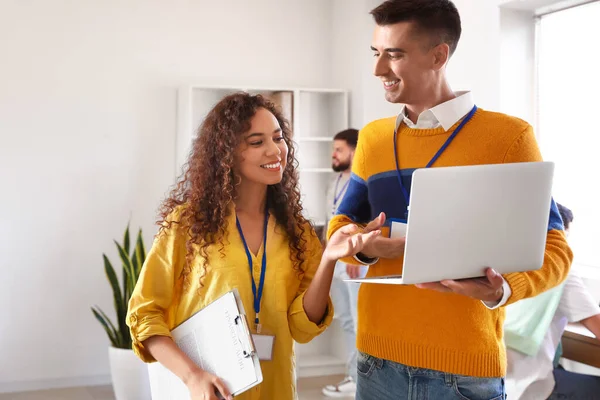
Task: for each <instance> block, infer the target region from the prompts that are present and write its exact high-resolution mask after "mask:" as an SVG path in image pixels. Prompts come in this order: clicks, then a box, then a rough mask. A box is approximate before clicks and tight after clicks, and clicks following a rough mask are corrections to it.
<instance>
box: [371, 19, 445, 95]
mask: <svg viewBox="0 0 600 400" xmlns="http://www.w3.org/2000/svg"><path fill="white" fill-rule="evenodd" d="M434 44H435V43H432V38H431V37H429V36H428V35H426V34H418V33H417V31H416V29H415V27H414V23H413V22H400V23H397V24H393V25H385V26H379V25H377V26H376V27H375V31H374V33H373V43H372V45H371V50H373V53H374V54H373V56H374V58H375V61H374V67H373V74H374V75H375V76H376V77H378V78H379V79H381V81H382V84H383V87H384V89H385V99H386V100H387V101H389V102H391V103H402V104H407V105H413V104H414V105H418V104H421V103H424V102H426V101H427V99H426V96H427V93H429V92H431V90H430V89H431V87H432V86H433V85H434V84H435V74H436V54H435V52H434V50H435V46H432V45H434ZM438 62H439V61H438ZM437 69H438V70H439V68H437Z"/></svg>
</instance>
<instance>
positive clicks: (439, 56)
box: [432, 43, 450, 71]
mask: <svg viewBox="0 0 600 400" xmlns="http://www.w3.org/2000/svg"><path fill="white" fill-rule="evenodd" d="M432 54H433V69H435V70H436V71H439V70H440V69H442V68H443V67H444V66H445V65H446V63H447V62H448V59H449V58H450V47H449V46H448V45H447V44H446V43H440V44H438V45H437V46H435V47H434V48H433V51H432Z"/></svg>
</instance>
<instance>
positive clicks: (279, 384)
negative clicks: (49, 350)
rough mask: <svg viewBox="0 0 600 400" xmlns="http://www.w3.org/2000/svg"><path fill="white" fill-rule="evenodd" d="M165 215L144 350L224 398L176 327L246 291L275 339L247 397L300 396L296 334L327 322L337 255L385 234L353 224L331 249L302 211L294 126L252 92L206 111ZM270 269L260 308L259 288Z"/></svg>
mask: <svg viewBox="0 0 600 400" xmlns="http://www.w3.org/2000/svg"><path fill="white" fill-rule="evenodd" d="M159 222H160V230H159V234H158V235H157V238H156V240H155V242H154V245H153V247H152V249H151V251H150V253H149V254H148V257H147V259H146V263H145V264H144V267H143V269H142V272H141V275H140V278H139V281H138V284H137V286H136V288H135V291H134V293H133V295H132V297H131V301H130V303H129V312H128V319H127V322H128V325H129V326H130V329H131V334H132V338H133V349H134V351H135V352H136V354H138V356H139V357H140V358H141V359H142V360H144V361H146V362H151V361H154V360H156V361H158V362H160V363H161V364H163V365H164V366H165V367H166V368H168V369H169V370H171V371H172V372H173V373H174V374H175V375H177V376H178V377H179V378H180V379H182V380H183V381H184V382H185V384H186V385H187V387H188V389H189V391H190V393H191V396H192V399H193V400H196V399H203V400H204V399H217V397H216V396H215V390H216V391H218V392H220V393H221V394H222V395H223V396H224V397H225V398H228V396H229V395H230V393H229V391H228V389H227V388H226V387H225V386H224V385H223V383H222V381H221V380H220V379H219V378H218V377H216V376H213V375H211V374H209V373H208V372H206V371H202V370H201V369H200V368H199V367H198V366H196V365H195V364H194V363H193V362H192V361H191V360H190V359H189V358H188V357H187V356H186V355H185V354H184V353H183V352H181V351H180V350H179V348H178V347H177V346H176V345H175V343H174V342H173V340H172V339H171V338H170V337H169V332H170V331H171V330H172V329H173V328H175V327H176V326H177V325H179V324H180V323H181V322H183V321H185V320H186V319H187V318H189V317H190V316H191V315H193V314H194V313H195V312H197V311H198V310H200V309H201V308H203V307H205V306H206V305H208V304H209V303H211V302H212V301H214V300H216V299H217V298H218V297H220V296H221V295H223V294H224V293H226V292H228V291H230V290H231V289H233V288H237V289H238V291H239V293H240V297H241V299H242V302H243V304H244V308H245V309H246V312H247V317H248V320H249V322H251V325H252V327H251V328H252V330H253V332H254V333H257V331H262V332H263V333H268V334H272V335H274V336H275V337H276V339H275V341H274V348H273V356H272V360H271V361H261V369H262V372H263V383H262V384H261V385H259V386H257V387H255V388H253V389H251V390H249V391H247V392H245V393H243V394H242V395H241V396H239V398H241V399H265V400H266V399H269V400H272V399H278V400H285V399H293V398H295V397H296V388H295V382H294V376H295V375H294V371H293V369H294V364H295V363H294V361H293V360H294V354H293V341H294V340H295V341H297V342H300V343H304V342H308V341H310V340H311V339H313V338H314V337H315V336H317V335H319V334H320V333H321V332H323V331H324V330H325V328H326V327H327V326H328V325H329V324H330V322H331V318H332V315H333V307H332V305H331V303H330V302H329V288H330V285H331V279H332V274H333V270H334V266H335V261H336V260H337V259H338V258H341V257H344V256H347V255H352V254H355V253H357V252H359V251H360V250H361V249H362V247H363V245H364V244H365V243H366V242H368V241H370V240H372V238H374V237H375V236H376V235H378V234H379V232H378V231H376V232H372V233H369V234H364V235H363V234H360V233H358V229H357V227H356V226H352V227H349V228H348V229H346V230H344V231H341V232H340V233H339V234H336V235H334V236H333V237H332V238H331V240H330V241H329V242H328V244H327V247H326V248H325V250H324V251H323V250H322V247H321V244H320V241H319V239H318V237H317V235H316V234H315V231H314V230H313V228H312V226H311V225H310V223H309V222H308V221H307V220H306V219H305V218H304V217H303V216H302V206H301V205H300V193H299V190H298V178H297V173H296V160H295V158H294V148H293V146H292V141H291V132H290V130H289V127H288V124H287V122H286V121H285V120H284V118H283V117H282V115H281V113H280V112H279V111H278V110H276V108H275V106H274V105H273V104H272V103H270V102H269V101H267V100H265V99H264V98H263V97H261V96H251V95H249V94H245V93H239V94H233V95H230V96H228V97H225V98H224V99H223V100H221V101H220V102H219V103H218V104H217V105H216V106H215V107H214V108H213V110H211V111H210V112H209V113H208V115H207V117H206V119H205V121H204V123H203V124H202V126H201V127H200V130H199V134H198V137H197V138H196V139H195V142H194V145H193V149H192V153H191V155H190V158H189V161H188V165H187V167H186V171H185V173H184V175H183V176H182V178H181V179H180V180H179V182H178V184H177V186H176V187H175V189H174V190H173V191H172V193H171V194H170V196H169V197H168V198H167V200H166V201H165V202H164V203H163V205H162V208H161V220H160V221H159ZM265 248H266V250H265ZM265 251H266V253H265ZM263 263H264V265H265V268H263V267H262V265H263ZM263 269H264V272H262V270H263ZM251 270H252V274H251V273H250V271H251ZM263 273H264V287H263V291H262V292H263V294H262V296H261V298H260V300H259V303H260V306H259V308H258V309H255V303H254V300H255V297H254V294H253V290H252V285H253V282H255V285H256V286H259V285H260V281H261V274H263ZM258 292H259V293H260V290H258ZM257 311H259V312H257ZM257 314H258V315H257ZM255 319H259V322H258V323H255V322H256V320H255Z"/></svg>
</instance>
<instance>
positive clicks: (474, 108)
mask: <svg viewBox="0 0 600 400" xmlns="http://www.w3.org/2000/svg"><path fill="white" fill-rule="evenodd" d="M475 111H477V106H473V108H472V109H471V111H469V113H468V114H467V116H466V117H465V118H463V120H462V122H461V123H460V125H458V126H457V127H456V129H455V130H454V132H452V134H451V135H450V136H449V137H448V139H446V141H445V142H444V144H443V145H442V147H440V149H439V150H438V151H437V153H435V155H434V156H433V158H432V159H431V160H430V161H429V162H428V163H427V165H426V166H425V168H429V167H431V166H432V165H433V163H434V162H436V161H437V159H438V158H439V157H440V156H441V155H442V153H443V152H444V150H446V148H447V147H448V146H449V145H450V143H452V140H454V138H455V137H456V135H458V133H459V132H460V131H461V129H462V128H463V127H464V126H465V124H466V123H467V122H469V121H470V120H471V118H473V115H474V114H475ZM397 137H398V129H397V128H396V129H394V159H395V160H396V176H397V177H398V183H399V184H400V189H402V195H403V196H404V200H405V201H406V206H407V207H408V206H409V203H410V195H409V194H408V191H407V190H406V188H405V187H404V185H403V184H402V174H401V173H400V163H399V162H398V149H397V146H396V140H397Z"/></svg>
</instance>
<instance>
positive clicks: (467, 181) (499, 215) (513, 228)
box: [349, 162, 554, 284]
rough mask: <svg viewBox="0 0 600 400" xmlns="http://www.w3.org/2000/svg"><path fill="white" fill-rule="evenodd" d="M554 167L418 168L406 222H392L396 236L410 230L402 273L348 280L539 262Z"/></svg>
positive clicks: (425, 276) (453, 274) (530, 266)
mask: <svg viewBox="0 0 600 400" xmlns="http://www.w3.org/2000/svg"><path fill="white" fill-rule="evenodd" d="M553 174H554V163H552V162H528V163H514V164H493V165H476V166H463V167H440V168H423V169H418V170H416V171H415V172H414V174H413V178H412V184H411V199H410V210H409V214H408V221H407V225H406V226H402V224H398V223H395V222H392V226H391V236H402V235H403V234H404V230H405V232H406V247H405V250H404V267H403V271H402V272H403V273H402V275H387V276H378V277H369V278H362V279H349V281H354V282H361V283H385V284H415V283H425V282H437V281H441V280H444V279H464V278H474V277H479V276H484V275H485V268H486V267H492V268H494V269H495V270H496V271H497V272H498V273H500V274H506V273H510V272H520V271H531V270H536V269H539V268H541V266H542V264H543V261H544V251H545V246H546V235H547V232H548V222H549V215H550V205H551V192H552V178H553ZM398 230H401V232H400V233H399V232H398ZM371 268H372V269H374V272H376V270H377V265H376V264H375V265H374V266H372V267H371Z"/></svg>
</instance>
